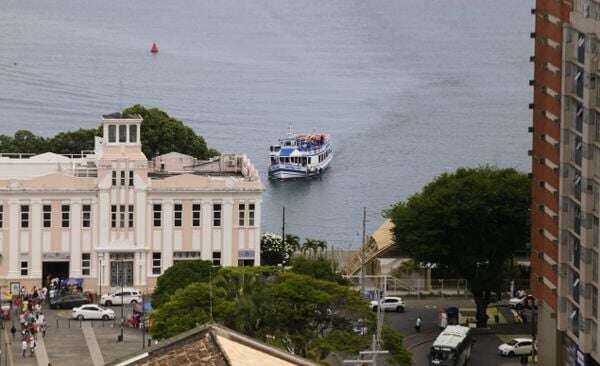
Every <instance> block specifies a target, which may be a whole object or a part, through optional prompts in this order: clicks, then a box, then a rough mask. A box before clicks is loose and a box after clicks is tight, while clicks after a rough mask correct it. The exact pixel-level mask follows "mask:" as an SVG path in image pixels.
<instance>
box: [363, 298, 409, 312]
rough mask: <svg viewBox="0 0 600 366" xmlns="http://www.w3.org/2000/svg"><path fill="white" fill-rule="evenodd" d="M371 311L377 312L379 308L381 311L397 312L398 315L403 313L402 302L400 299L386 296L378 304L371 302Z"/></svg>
mask: <svg viewBox="0 0 600 366" xmlns="http://www.w3.org/2000/svg"><path fill="white" fill-rule="evenodd" d="M370 306H371V310H373V311H377V309H378V308H379V307H380V306H381V309H382V310H383V311H397V312H399V313H401V312H403V311H404V307H405V305H404V300H402V298H401V297H392V296H386V297H384V298H383V299H381V300H380V301H379V302H377V301H371V305H370Z"/></svg>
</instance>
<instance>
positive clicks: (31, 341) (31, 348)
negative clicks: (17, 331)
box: [29, 337, 35, 356]
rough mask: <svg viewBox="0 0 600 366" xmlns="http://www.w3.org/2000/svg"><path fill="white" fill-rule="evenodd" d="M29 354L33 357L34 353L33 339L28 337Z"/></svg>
mask: <svg viewBox="0 0 600 366" xmlns="http://www.w3.org/2000/svg"><path fill="white" fill-rule="evenodd" d="M29 352H31V355H32V356H33V353H34V352H35V338H33V337H29Z"/></svg>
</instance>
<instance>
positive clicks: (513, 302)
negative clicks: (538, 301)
mask: <svg viewBox="0 0 600 366" xmlns="http://www.w3.org/2000/svg"><path fill="white" fill-rule="evenodd" d="M533 303H534V298H533V296H531V295H525V296H523V297H513V298H512V299H510V300H508V304H509V305H510V307H511V308H514V309H517V310H521V309H529V308H530V307H531V306H532V305H533Z"/></svg>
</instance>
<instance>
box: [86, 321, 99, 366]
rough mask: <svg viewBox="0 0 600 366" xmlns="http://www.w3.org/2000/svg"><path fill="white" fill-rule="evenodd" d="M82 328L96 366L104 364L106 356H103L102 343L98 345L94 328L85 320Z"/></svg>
mask: <svg viewBox="0 0 600 366" xmlns="http://www.w3.org/2000/svg"><path fill="white" fill-rule="evenodd" d="M81 330H82V331H83V337H84V338H85V343H87V346H88V350H89V351H90V356H91V357H92V362H93V363H94V366H102V365H104V357H102V351H101V350H100V345H98V340H97V339H96V333H94V329H93V328H92V326H91V325H90V323H89V322H84V323H83V324H82V326H81Z"/></svg>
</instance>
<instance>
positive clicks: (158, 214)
mask: <svg viewBox="0 0 600 366" xmlns="http://www.w3.org/2000/svg"><path fill="white" fill-rule="evenodd" d="M152 211H153V213H152V218H153V221H154V227H160V225H161V219H162V205H161V204H160V203H155V204H153V205H152Z"/></svg>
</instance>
